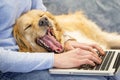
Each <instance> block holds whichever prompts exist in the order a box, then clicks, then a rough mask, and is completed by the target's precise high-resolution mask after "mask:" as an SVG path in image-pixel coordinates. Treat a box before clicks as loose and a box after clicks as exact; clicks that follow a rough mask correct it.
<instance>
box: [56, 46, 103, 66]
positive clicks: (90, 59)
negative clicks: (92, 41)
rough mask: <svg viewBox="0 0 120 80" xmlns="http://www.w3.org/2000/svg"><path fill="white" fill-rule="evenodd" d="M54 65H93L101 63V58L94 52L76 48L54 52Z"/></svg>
mask: <svg viewBox="0 0 120 80" xmlns="http://www.w3.org/2000/svg"><path fill="white" fill-rule="evenodd" d="M54 57H55V58H54V67H56V68H74V67H80V66H81V65H83V64H89V65H91V66H95V64H100V63H101V61H102V60H101V58H99V56H98V55H97V54H95V53H92V52H90V51H87V50H83V49H80V48H76V49H73V50H70V51H68V52H64V53H61V54H54Z"/></svg>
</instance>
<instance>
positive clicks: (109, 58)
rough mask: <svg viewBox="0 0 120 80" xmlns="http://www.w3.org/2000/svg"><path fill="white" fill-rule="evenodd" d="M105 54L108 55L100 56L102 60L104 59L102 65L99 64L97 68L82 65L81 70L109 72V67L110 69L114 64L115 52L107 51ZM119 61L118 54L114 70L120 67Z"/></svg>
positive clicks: (119, 56)
mask: <svg viewBox="0 0 120 80" xmlns="http://www.w3.org/2000/svg"><path fill="white" fill-rule="evenodd" d="M105 53H106V55H105V56H100V57H101V59H102V63H101V64H99V65H98V64H96V66H95V67H93V66H90V65H82V66H81V67H80V68H79V69H84V70H108V69H109V67H110V64H111V62H112V59H113V57H114V55H115V51H105ZM98 54H99V53H98ZM119 59H120V54H118V56H117V58H116V61H115V64H114V66H113V68H115V67H116V66H119V64H120V61H118V60H119Z"/></svg>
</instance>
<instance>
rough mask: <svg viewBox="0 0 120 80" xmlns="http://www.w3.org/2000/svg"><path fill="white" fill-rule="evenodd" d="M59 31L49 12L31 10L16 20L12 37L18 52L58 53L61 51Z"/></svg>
mask: <svg viewBox="0 0 120 80" xmlns="http://www.w3.org/2000/svg"><path fill="white" fill-rule="evenodd" d="M61 32H62V31H61V29H60V27H59V25H58V24H57V22H56V20H55V18H54V16H53V15H52V14H50V13H49V12H44V11H40V10H31V11H29V12H27V13H25V14H23V15H22V16H21V17H20V18H18V19H17V21H16V24H15V25H14V30H13V33H14V37H15V39H16V41H17V44H18V46H19V48H20V51H29V52H45V51H52V52H56V53H60V52H62V51H63V47H62V46H61V44H60V43H59V42H60V37H61V35H60V34H61Z"/></svg>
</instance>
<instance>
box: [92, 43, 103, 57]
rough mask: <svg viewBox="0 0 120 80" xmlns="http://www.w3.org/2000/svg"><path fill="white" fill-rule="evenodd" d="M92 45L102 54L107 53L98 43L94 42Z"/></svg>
mask: <svg viewBox="0 0 120 80" xmlns="http://www.w3.org/2000/svg"><path fill="white" fill-rule="evenodd" d="M91 47H93V48H95V49H97V50H98V51H99V52H100V54H101V55H105V52H104V50H103V49H102V48H101V47H100V46H98V45H97V44H92V45H91Z"/></svg>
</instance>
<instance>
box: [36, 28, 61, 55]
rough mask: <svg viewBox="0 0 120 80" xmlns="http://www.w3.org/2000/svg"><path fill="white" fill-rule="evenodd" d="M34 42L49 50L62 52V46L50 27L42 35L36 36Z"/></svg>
mask: <svg viewBox="0 0 120 80" xmlns="http://www.w3.org/2000/svg"><path fill="white" fill-rule="evenodd" d="M36 43H37V44H38V45H40V46H42V47H44V48H45V49H46V50H47V51H49V52H55V53H61V52H63V47H62V45H61V44H60V43H59V42H58V41H57V40H56V38H55V37H54V35H53V33H52V29H48V30H47V32H46V34H45V35H44V36H42V37H38V38H37V40H36Z"/></svg>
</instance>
